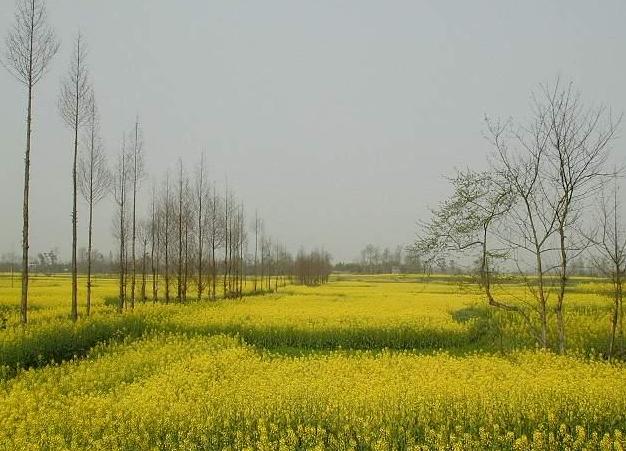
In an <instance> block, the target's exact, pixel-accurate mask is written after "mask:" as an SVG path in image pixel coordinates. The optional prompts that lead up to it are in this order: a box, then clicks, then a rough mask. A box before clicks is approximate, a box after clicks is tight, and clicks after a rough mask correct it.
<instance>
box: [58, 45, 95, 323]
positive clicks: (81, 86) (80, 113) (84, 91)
mask: <svg viewBox="0 0 626 451" xmlns="http://www.w3.org/2000/svg"><path fill="white" fill-rule="evenodd" d="M86 56H87V52H86V48H85V45H84V43H83V42H82V36H81V34H80V33H79V34H78V36H77V37H76V42H75V44H74V52H73V54H72V60H71V62H70V68H69V72H68V74H67V76H66V78H65V80H64V81H63V83H62V85H61V94H60V96H59V112H60V114H61V117H62V118H63V120H64V121H65V124H66V125H67V126H68V127H69V128H70V129H71V130H72V132H73V134H74V152H73V162H72V319H73V320H74V321H76V320H77V319H78V268H77V263H76V245H77V241H78V236H77V225H78V218H77V206H76V204H77V197H78V194H77V183H78V182H77V180H78V178H77V167H78V133H79V131H80V129H81V127H82V126H83V125H84V124H85V123H86V122H87V120H88V118H89V110H90V105H89V97H90V96H89V93H90V91H91V88H90V86H89V80H88V71H87V65H86V61H85V59H86Z"/></svg>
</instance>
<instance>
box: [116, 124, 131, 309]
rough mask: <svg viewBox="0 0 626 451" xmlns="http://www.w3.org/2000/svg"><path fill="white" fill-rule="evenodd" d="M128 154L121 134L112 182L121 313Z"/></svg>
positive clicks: (123, 296) (123, 286) (119, 307)
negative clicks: (117, 241) (117, 246)
mask: <svg viewBox="0 0 626 451" xmlns="http://www.w3.org/2000/svg"><path fill="white" fill-rule="evenodd" d="M129 172H130V171H129V164H128V154H127V153H126V137H125V135H124V136H122V150H121V152H120V154H119V156H118V159H117V164H116V167H115V174H114V180H113V184H112V190H113V199H114V200H115V203H116V205H117V218H116V224H115V227H116V234H117V238H118V240H119V302H118V305H117V310H118V312H119V313H121V312H122V311H123V309H124V307H125V306H126V273H127V268H126V254H127V252H126V239H127V238H126V236H127V233H126V229H127V216H128V212H127V209H128V205H127V204H128V181H129Z"/></svg>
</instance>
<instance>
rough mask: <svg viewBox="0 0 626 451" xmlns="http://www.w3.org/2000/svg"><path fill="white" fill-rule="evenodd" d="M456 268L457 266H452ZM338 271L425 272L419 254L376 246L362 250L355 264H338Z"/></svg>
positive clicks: (365, 272)
mask: <svg viewBox="0 0 626 451" xmlns="http://www.w3.org/2000/svg"><path fill="white" fill-rule="evenodd" d="M450 267H451V268H454V267H456V265H455V264H452V265H450ZM334 269H335V270H337V271H346V272H352V273H364V274H391V273H395V272H398V273H413V274H416V273H421V272H422V271H423V270H424V266H423V264H422V260H421V257H420V256H419V255H418V254H413V253H407V252H405V248H404V246H396V248H395V249H393V250H392V249H389V248H388V247H385V248H383V249H381V248H380V247H379V246H376V245H374V244H368V245H366V246H365V247H364V248H363V250H361V258H360V259H359V260H358V261H355V262H349V263H337V264H336V265H335V267H334ZM447 271H448V267H447V266H446V268H442V270H441V272H447Z"/></svg>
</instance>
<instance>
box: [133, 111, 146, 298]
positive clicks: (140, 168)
mask: <svg viewBox="0 0 626 451" xmlns="http://www.w3.org/2000/svg"><path fill="white" fill-rule="evenodd" d="M131 143H132V145H131V160H132V161H131V164H132V167H131V179H132V185H133V205H132V215H131V218H132V237H131V265H132V269H131V271H132V274H131V285H130V308H131V309H134V308H135V287H136V285H137V283H136V278H137V258H136V241H137V191H138V189H139V183H140V182H141V179H142V178H143V173H144V161H143V137H142V132H141V127H140V125H139V117H137V119H136V120H135V127H134V129H133V131H132V132H131Z"/></svg>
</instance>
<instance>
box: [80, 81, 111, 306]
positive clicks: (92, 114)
mask: <svg viewBox="0 0 626 451" xmlns="http://www.w3.org/2000/svg"><path fill="white" fill-rule="evenodd" d="M83 141H84V146H83V148H84V150H83V152H82V154H81V156H80V161H79V187H80V193H81V194H82V196H83V198H84V199H85V201H87V205H88V208H89V226H88V238H87V304H86V314H87V316H89V314H90V313H91V262H92V236H93V209H94V206H95V205H96V204H97V203H98V202H100V201H101V200H102V199H103V198H104V197H105V196H106V194H107V192H108V190H109V185H110V183H111V174H110V172H109V169H108V167H107V162H106V157H105V155H104V149H103V145H102V139H101V137H100V119H99V115H98V108H97V106H96V99H95V95H94V92H93V89H92V90H91V92H90V94H89V117H88V120H87V133H85V136H84V138H83Z"/></svg>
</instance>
